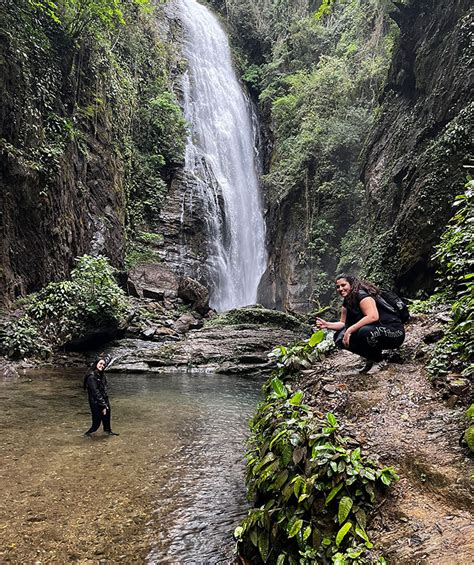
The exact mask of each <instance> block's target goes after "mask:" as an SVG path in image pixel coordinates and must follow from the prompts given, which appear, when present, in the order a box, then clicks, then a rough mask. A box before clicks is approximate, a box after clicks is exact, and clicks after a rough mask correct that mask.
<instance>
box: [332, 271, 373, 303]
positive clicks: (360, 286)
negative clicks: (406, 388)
mask: <svg viewBox="0 0 474 565" xmlns="http://www.w3.org/2000/svg"><path fill="white" fill-rule="evenodd" d="M339 279H344V280H346V281H347V282H348V283H349V284H350V285H351V291H350V293H349V294H348V295H347V298H346V300H347V302H348V303H349V306H356V305H357V299H356V297H357V293H358V292H359V290H365V292H366V293H367V294H369V295H370V296H372V297H375V296H377V295H378V294H380V288H379V287H378V286H376V285H375V284H373V283H371V282H369V281H364V280H362V279H359V278H357V277H356V276H355V275H351V274H349V273H341V274H340V275H337V277H336V279H335V280H336V281H338V280H339Z"/></svg>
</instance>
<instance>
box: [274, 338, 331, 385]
mask: <svg viewBox="0 0 474 565" xmlns="http://www.w3.org/2000/svg"><path fill="white" fill-rule="evenodd" d="M326 335H327V334H326V333H325V332H324V331H323V330H319V331H317V332H316V333H313V335H312V336H311V337H310V338H309V339H307V340H304V341H300V342H299V343H296V344H295V345H292V346H289V347H285V346H284V345H279V346H277V347H275V349H273V351H272V352H271V353H270V354H269V356H268V357H269V358H270V359H272V360H273V361H275V363H276V366H277V369H276V370H275V371H274V375H277V376H278V377H280V378H283V377H285V376H287V375H290V374H292V373H296V372H298V371H299V370H301V369H308V368H310V367H311V366H312V365H313V364H314V363H315V361H318V360H321V359H322V358H324V355H325V353H327V352H328V351H330V350H331V349H333V348H334V342H333V340H332V339H326Z"/></svg>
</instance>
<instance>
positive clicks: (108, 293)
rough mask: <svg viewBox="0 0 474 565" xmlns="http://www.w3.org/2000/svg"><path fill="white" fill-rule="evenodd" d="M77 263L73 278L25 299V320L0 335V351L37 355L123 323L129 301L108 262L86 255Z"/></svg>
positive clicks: (49, 285)
mask: <svg viewBox="0 0 474 565" xmlns="http://www.w3.org/2000/svg"><path fill="white" fill-rule="evenodd" d="M76 263H77V264H76V268H75V269H73V271H72V273H71V280H69V281H62V282H52V283H49V284H48V285H47V286H46V287H45V288H43V289H42V290H40V291H39V292H37V293H35V294H33V295H30V296H29V297H27V298H26V299H25V301H24V303H25V314H24V315H23V317H22V318H20V319H18V320H17V321H16V322H14V324H13V325H12V328H11V330H10V329H9V330H7V332H6V333H5V334H4V335H3V336H0V337H1V349H2V350H3V351H5V352H6V354H8V355H9V356H10V357H21V356H27V355H34V354H36V353H38V352H40V351H42V350H44V349H47V348H48V347H51V346H53V347H57V346H60V345H63V344H64V343H66V342H68V341H70V340H71V339H74V338H77V337H81V336H83V335H85V334H86V333H87V331H88V330H90V329H95V328H98V327H102V328H103V327H116V326H117V325H119V324H120V323H121V322H123V320H124V316H125V314H126V311H127V306H128V301H127V299H126V297H125V294H124V292H123V291H122V290H121V289H120V288H119V287H118V285H117V283H116V281H115V279H114V277H113V273H114V269H113V268H112V267H111V266H110V264H109V262H108V260H107V259H106V258H105V257H100V256H99V257H91V256H88V255H84V256H82V257H80V258H78V259H77V262H76ZM38 336H41V339H38ZM46 344H47V345H46Z"/></svg>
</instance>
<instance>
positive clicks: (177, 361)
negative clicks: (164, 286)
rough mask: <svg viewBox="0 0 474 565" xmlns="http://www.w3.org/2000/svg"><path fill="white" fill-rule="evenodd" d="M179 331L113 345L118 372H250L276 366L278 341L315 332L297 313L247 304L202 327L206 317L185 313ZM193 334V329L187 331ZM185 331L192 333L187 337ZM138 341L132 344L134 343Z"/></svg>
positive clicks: (112, 349)
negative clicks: (272, 357) (271, 357)
mask: <svg viewBox="0 0 474 565" xmlns="http://www.w3.org/2000/svg"><path fill="white" fill-rule="evenodd" d="M172 325H173V330H174V332H175V335H177V336H178V335H179V338H181V339H173V340H170V337H171V336H169V335H166V336H164V335H160V336H157V335H154V336H153V337H152V340H153V341H155V342H160V343H150V341H147V342H145V344H144V342H142V341H139V340H122V341H121V342H120V341H119V342H116V343H115V344H114V347H112V348H110V350H109V352H110V354H111V355H112V356H113V357H115V358H116V360H115V361H114V364H113V368H112V369H111V370H113V371H120V372H140V371H146V372H149V371H152V372H166V371H173V370H181V371H183V370H185V371H196V370H197V371H215V372H219V373H239V374H249V373H258V372H264V371H267V370H270V369H271V368H272V366H271V364H270V363H269V360H268V353H270V351H271V350H272V349H273V348H274V347H275V346H277V345H279V344H283V343H291V342H294V341H297V340H300V339H303V338H306V337H309V335H310V334H311V328H310V327H309V326H306V324H304V323H303V322H301V321H299V320H297V319H296V318H294V317H293V316H288V315H286V314H284V313H282V312H271V311H269V310H266V309H264V308H262V307H246V308H238V309H235V310H231V311H230V312H228V313H226V314H223V315H220V316H216V317H215V318H214V319H212V320H211V321H210V322H208V323H207V324H206V325H205V326H204V327H203V328H201V329H197V330H196V329H193V328H196V327H198V326H200V325H202V321H201V320H198V319H196V317H195V316H194V315H191V314H189V313H188V314H183V315H182V316H181V317H180V318H178V319H177V320H176V321H175V322H174V323H173V324H172ZM186 332H188V333H186ZM183 334H186V336H185V338H184V339H182V336H183ZM131 341H132V343H134V345H131V344H130V342H131Z"/></svg>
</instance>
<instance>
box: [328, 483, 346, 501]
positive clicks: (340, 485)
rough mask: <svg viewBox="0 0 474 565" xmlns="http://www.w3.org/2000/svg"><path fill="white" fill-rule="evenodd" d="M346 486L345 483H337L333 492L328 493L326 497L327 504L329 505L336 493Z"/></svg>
mask: <svg viewBox="0 0 474 565" xmlns="http://www.w3.org/2000/svg"><path fill="white" fill-rule="evenodd" d="M343 486H344V483H339V484H338V485H336V486H335V487H334V488H333V489H332V490H331V492H330V493H329V494H328V495H327V497H326V505H328V504H329V503H330V502H331V500H332V499H333V498H334V497H335V496H336V494H337V493H338V492H339V491H340V490H341V488H342V487H343Z"/></svg>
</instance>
